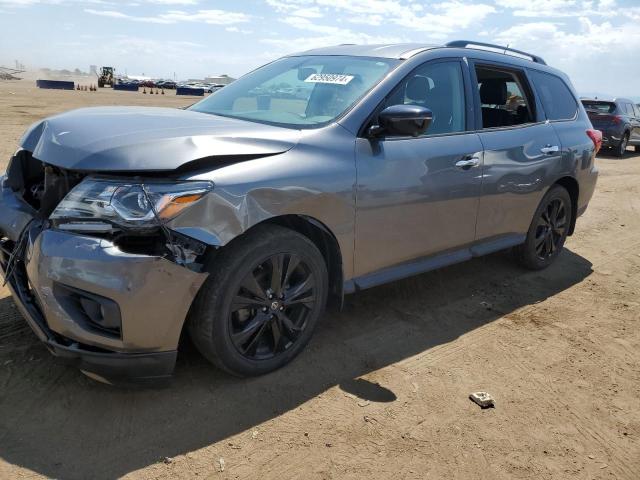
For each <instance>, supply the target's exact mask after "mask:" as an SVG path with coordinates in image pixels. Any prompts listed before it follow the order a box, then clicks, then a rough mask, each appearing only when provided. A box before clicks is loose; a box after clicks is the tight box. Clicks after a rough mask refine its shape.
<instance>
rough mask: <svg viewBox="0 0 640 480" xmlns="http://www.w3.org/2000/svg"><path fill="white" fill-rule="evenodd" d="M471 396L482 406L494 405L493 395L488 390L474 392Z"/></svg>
mask: <svg viewBox="0 0 640 480" xmlns="http://www.w3.org/2000/svg"><path fill="white" fill-rule="evenodd" d="M469 398H470V399H471V400H473V401H474V402H476V403H477V404H478V405H480V407H481V408H489V407H494V406H495V405H494V401H493V397H492V396H491V395H489V394H488V393H487V392H473V393H472V394H471V395H469Z"/></svg>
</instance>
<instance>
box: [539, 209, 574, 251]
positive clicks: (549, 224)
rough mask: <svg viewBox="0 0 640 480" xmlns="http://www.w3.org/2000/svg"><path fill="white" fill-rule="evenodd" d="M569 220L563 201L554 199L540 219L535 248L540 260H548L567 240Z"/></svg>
mask: <svg viewBox="0 0 640 480" xmlns="http://www.w3.org/2000/svg"><path fill="white" fill-rule="evenodd" d="M568 226H569V218H568V217H567V210H566V208H565V206H564V203H563V201H562V199H560V198H554V199H552V200H551V201H550V202H549V203H548V204H547V206H546V208H545V209H544V210H543V212H542V214H541V215H540V216H539V217H538V225H537V228H536V236H535V248H536V254H537V255H538V258H540V259H541V260H547V259H548V258H550V257H551V256H553V255H554V254H555V252H556V251H558V249H559V248H561V244H562V242H564V239H565V238H566V233H567V228H568Z"/></svg>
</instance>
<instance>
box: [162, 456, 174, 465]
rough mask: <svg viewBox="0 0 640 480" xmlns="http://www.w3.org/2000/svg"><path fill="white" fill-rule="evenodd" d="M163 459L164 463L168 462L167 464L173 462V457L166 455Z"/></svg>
mask: <svg viewBox="0 0 640 480" xmlns="http://www.w3.org/2000/svg"><path fill="white" fill-rule="evenodd" d="M162 461H163V462H164V463H166V464H167V465H169V464H171V463H173V458H171V457H164V458H163V459H162Z"/></svg>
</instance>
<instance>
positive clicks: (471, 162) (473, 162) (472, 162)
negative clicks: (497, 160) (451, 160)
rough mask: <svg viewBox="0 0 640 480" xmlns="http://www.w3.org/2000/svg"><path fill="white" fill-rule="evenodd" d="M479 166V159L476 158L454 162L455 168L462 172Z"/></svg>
mask: <svg viewBox="0 0 640 480" xmlns="http://www.w3.org/2000/svg"><path fill="white" fill-rule="evenodd" d="M478 165H480V159H479V158H478V157H471V158H465V159H464V160H459V161H457V162H456V167H458V168H461V169H462V170H468V169H470V168H473V167H477V166H478Z"/></svg>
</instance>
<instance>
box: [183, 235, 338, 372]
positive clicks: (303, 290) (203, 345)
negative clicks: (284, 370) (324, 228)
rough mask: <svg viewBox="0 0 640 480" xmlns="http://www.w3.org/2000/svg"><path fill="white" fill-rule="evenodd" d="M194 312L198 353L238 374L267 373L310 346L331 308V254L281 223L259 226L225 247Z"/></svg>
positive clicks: (193, 330) (192, 326)
mask: <svg viewBox="0 0 640 480" xmlns="http://www.w3.org/2000/svg"><path fill="white" fill-rule="evenodd" d="M207 269H208V270H209V272H210V276H209V278H208V279H207V281H206V282H205V284H204V285H203V286H202V288H201V290H200V292H199V293H198V296H197V298H196V300H195V301H194V305H193V307H192V309H191V312H190V315H189V321H188V328H189V332H190V334H191V338H192V339H193V342H194V343H195V345H196V347H197V348H198V350H199V351H200V352H201V353H202V354H203V355H204V356H205V357H206V358H207V359H208V360H210V361H211V362H212V363H213V364H214V365H216V366H217V367H219V368H220V369H222V370H224V371H226V372H228V373H231V374H233V375H236V376H241V377H245V376H255V375H262V374H265V373H268V372H271V371H273V370H276V369H278V368H280V367H282V366H284V365H286V364H287V363H289V362H290V361H291V360H293V358H294V357H295V356H297V355H298V354H299V353H300V352H301V351H302V349H304V347H305V346H306V344H307V343H308V342H309V339H310V338H311V336H312V334H313V331H314V329H315V327H316V325H317V323H318V321H319V319H320V317H321V316H322V314H323V312H324V308H325V305H326V302H327V292H328V274H327V267H326V264H325V261H324V258H323V256H322V254H321V253H320V251H319V250H318V249H317V247H316V246H315V245H314V244H313V243H312V242H311V241H310V240H309V239H308V238H306V237H305V236H303V235H301V234H299V233H297V232H295V231H292V230H289V229H287V228H283V227H280V226H277V225H264V226H258V227H256V228H255V229H254V230H253V231H252V232H250V233H248V234H246V236H244V237H240V238H238V239H236V240H234V241H233V242H231V243H230V244H229V245H227V246H225V247H223V248H222V250H220V252H218V254H217V255H216V256H215V257H214V258H213V260H212V261H211V262H210V265H208V268H207Z"/></svg>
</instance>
